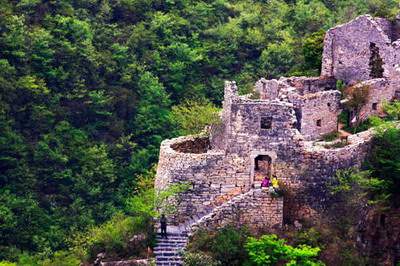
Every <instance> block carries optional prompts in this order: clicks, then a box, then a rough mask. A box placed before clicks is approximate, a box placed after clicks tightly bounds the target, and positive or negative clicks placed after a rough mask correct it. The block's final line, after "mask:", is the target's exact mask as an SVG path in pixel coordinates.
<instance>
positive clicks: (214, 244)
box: [188, 226, 249, 266]
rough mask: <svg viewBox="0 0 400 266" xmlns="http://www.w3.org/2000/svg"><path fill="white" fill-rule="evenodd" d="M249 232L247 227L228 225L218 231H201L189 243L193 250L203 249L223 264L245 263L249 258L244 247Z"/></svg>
mask: <svg viewBox="0 0 400 266" xmlns="http://www.w3.org/2000/svg"><path fill="white" fill-rule="evenodd" d="M248 236H249V232H248V230H247V229H246V228H241V229H236V228H234V227H231V226H228V227H225V228H222V229H221V230H219V231H217V232H213V233H211V232H209V231H199V232H197V233H196V235H195V236H194V237H193V239H192V240H191V242H190V243H189V245H188V250H189V251H193V252H198V251H203V252H206V253H208V254H210V256H212V257H213V258H214V259H215V260H217V261H220V262H221V265H232V266H233V265H243V263H244V262H245V261H246V260H247V253H246V251H245V249H244V245H245V243H246V240H247V237H248Z"/></svg>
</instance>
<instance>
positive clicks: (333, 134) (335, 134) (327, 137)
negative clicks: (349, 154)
mask: <svg viewBox="0 0 400 266" xmlns="http://www.w3.org/2000/svg"><path fill="white" fill-rule="evenodd" d="M338 137H339V133H338V132H337V131H333V132H331V133H328V134H325V135H323V136H322V139H323V140H324V141H327V142H329V141H333V140H335V139H337V138H338Z"/></svg>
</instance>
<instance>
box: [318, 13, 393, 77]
mask: <svg viewBox="0 0 400 266" xmlns="http://www.w3.org/2000/svg"><path fill="white" fill-rule="evenodd" d="M381 27H384V29H382V28H381ZM388 30H389V29H388V28H387V26H386V24H385V23H383V22H382V20H379V21H378V22H377V21H376V20H375V19H374V18H372V17H371V16H369V15H365V16H360V17H358V18H356V19H355V20H352V21H351V22H349V23H347V24H344V25H340V26H337V27H334V28H332V29H330V30H329V31H328V32H327V33H326V35H325V40H324V52H323V59H322V70H321V76H326V77H335V78H336V79H340V80H344V81H346V82H347V83H348V84H354V83H357V82H359V81H363V80H368V79H370V78H371V77H372V76H371V61H370V60H371V54H372V48H373V47H376V48H377V50H378V53H379V57H380V58H381V59H382V60H383V66H382V67H383V69H384V72H383V76H382V77H393V76H395V75H398V74H399V73H398V71H397V70H396V69H395V65H397V64H398V63H399V60H400V58H398V56H399V55H398V53H395V50H394V47H393V46H392V42H391V37H389V36H388V35H387V33H386V32H385V31H388ZM396 72H397V73H396ZM372 78H374V77H372Z"/></svg>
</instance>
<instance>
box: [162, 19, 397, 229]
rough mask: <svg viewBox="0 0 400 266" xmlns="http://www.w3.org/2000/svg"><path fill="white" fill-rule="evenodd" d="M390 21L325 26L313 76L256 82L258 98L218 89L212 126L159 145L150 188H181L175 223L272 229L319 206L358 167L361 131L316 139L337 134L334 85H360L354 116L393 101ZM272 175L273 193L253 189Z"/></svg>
mask: <svg viewBox="0 0 400 266" xmlns="http://www.w3.org/2000/svg"><path fill="white" fill-rule="evenodd" d="M396 25H397V24H396V23H391V22H388V21H386V20H384V19H380V18H373V17H371V16H369V15H365V16H361V17H358V18H356V19H355V20H353V21H351V22H349V23H347V24H344V25H341V26H338V27H335V28H333V29H330V30H329V31H328V32H327V34H326V37H325V44H324V53H323V62H322V73H321V76H320V77H313V78H310V77H291V78H280V79H277V80H275V79H274V80H266V79H260V80H259V81H257V82H256V84H255V91H257V94H258V95H259V98H258V99H252V98H250V97H248V96H246V95H244V96H240V95H238V88H237V86H236V83H235V82H233V81H227V82H226V83H225V89H224V90H225V91H224V93H225V97H224V102H223V111H222V113H221V120H222V122H221V124H220V125H218V126H215V127H214V128H212V130H211V133H210V136H207V137H196V136H188V137H180V138H176V139H171V140H165V141H163V143H162V144H161V150H160V159H159V164H158V169H157V177H156V181H155V187H156V189H157V190H161V189H164V188H165V187H167V186H168V185H170V184H173V183H179V182H190V183H191V184H192V188H191V189H190V190H189V191H187V192H185V193H183V194H182V195H180V196H179V198H178V200H177V207H178V212H177V213H176V215H175V217H174V219H171V220H173V221H174V222H175V223H176V224H186V225H190V228H191V229H193V230H194V229H196V228H198V227H202V226H204V227H208V228H216V227H220V226H223V225H225V224H227V223H240V224H246V225H248V226H250V227H251V228H261V227H262V228H268V227H270V228H274V227H279V226H281V225H282V223H283V222H291V221H294V220H296V219H302V218H303V217H309V216H312V215H317V214H318V213H319V211H320V210H322V209H323V208H324V206H325V204H326V203H327V200H328V199H329V197H328V192H327V188H326V181H327V180H329V179H330V178H332V176H333V175H334V173H335V172H336V171H337V170H338V169H342V168H348V167H359V166H360V164H361V163H362V161H363V160H364V157H365V155H366V154H367V152H368V149H369V144H370V139H371V134H370V132H369V131H365V132H362V133H359V134H356V135H351V136H350V137H349V139H348V143H347V145H345V146H342V147H338V148H325V147H326V146H324V145H322V144H321V138H322V136H324V135H326V134H329V133H331V132H334V131H336V130H337V129H338V115H339V114H340V112H341V109H342V107H341V97H342V96H341V93H340V91H339V90H337V88H336V83H337V80H342V81H344V82H345V83H346V84H347V85H354V86H355V87H356V88H358V87H360V88H361V87H362V86H364V85H368V86H369V87H370V88H371V89H370V92H369V95H368V101H367V103H366V104H365V106H364V107H363V109H362V111H361V118H362V119H365V118H367V117H368V116H370V115H372V114H380V113H381V112H382V110H381V108H382V102H383V101H390V100H392V99H393V98H395V97H396V95H399V94H400V93H399V91H400V86H399V79H400V66H399V64H400V50H399V49H400V48H399V46H400V40H399V39H398V38H399V37H400V32H399V31H398V28H399V27H397V26H396ZM265 175H274V176H276V177H277V178H278V180H279V182H280V183H281V184H282V186H283V187H284V189H285V191H286V193H285V194H284V196H283V197H274V196H273V195H271V194H270V193H269V192H268V191H267V190H263V189H260V188H259V184H260V181H261V178H262V177H263V176H265Z"/></svg>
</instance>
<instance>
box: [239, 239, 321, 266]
mask: <svg viewBox="0 0 400 266" xmlns="http://www.w3.org/2000/svg"><path fill="white" fill-rule="evenodd" d="M245 247H246V250H247V251H248V254H249V258H250V264H251V265H260V266H261V265H281V264H282V263H285V265H288V266H289V265H293V266H294V265H310V266H311V265H314V266H316V265H324V264H323V263H322V262H320V261H318V260H316V257H317V256H318V253H319V251H320V249H319V248H318V247H316V248H313V247H310V246H307V245H299V246H298V247H292V246H289V245H287V244H286V240H284V239H278V237H277V236H276V235H273V234H272V235H263V236H262V237H261V238H260V239H256V238H253V237H250V238H249V239H248V242H247V243H246V245H245Z"/></svg>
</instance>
